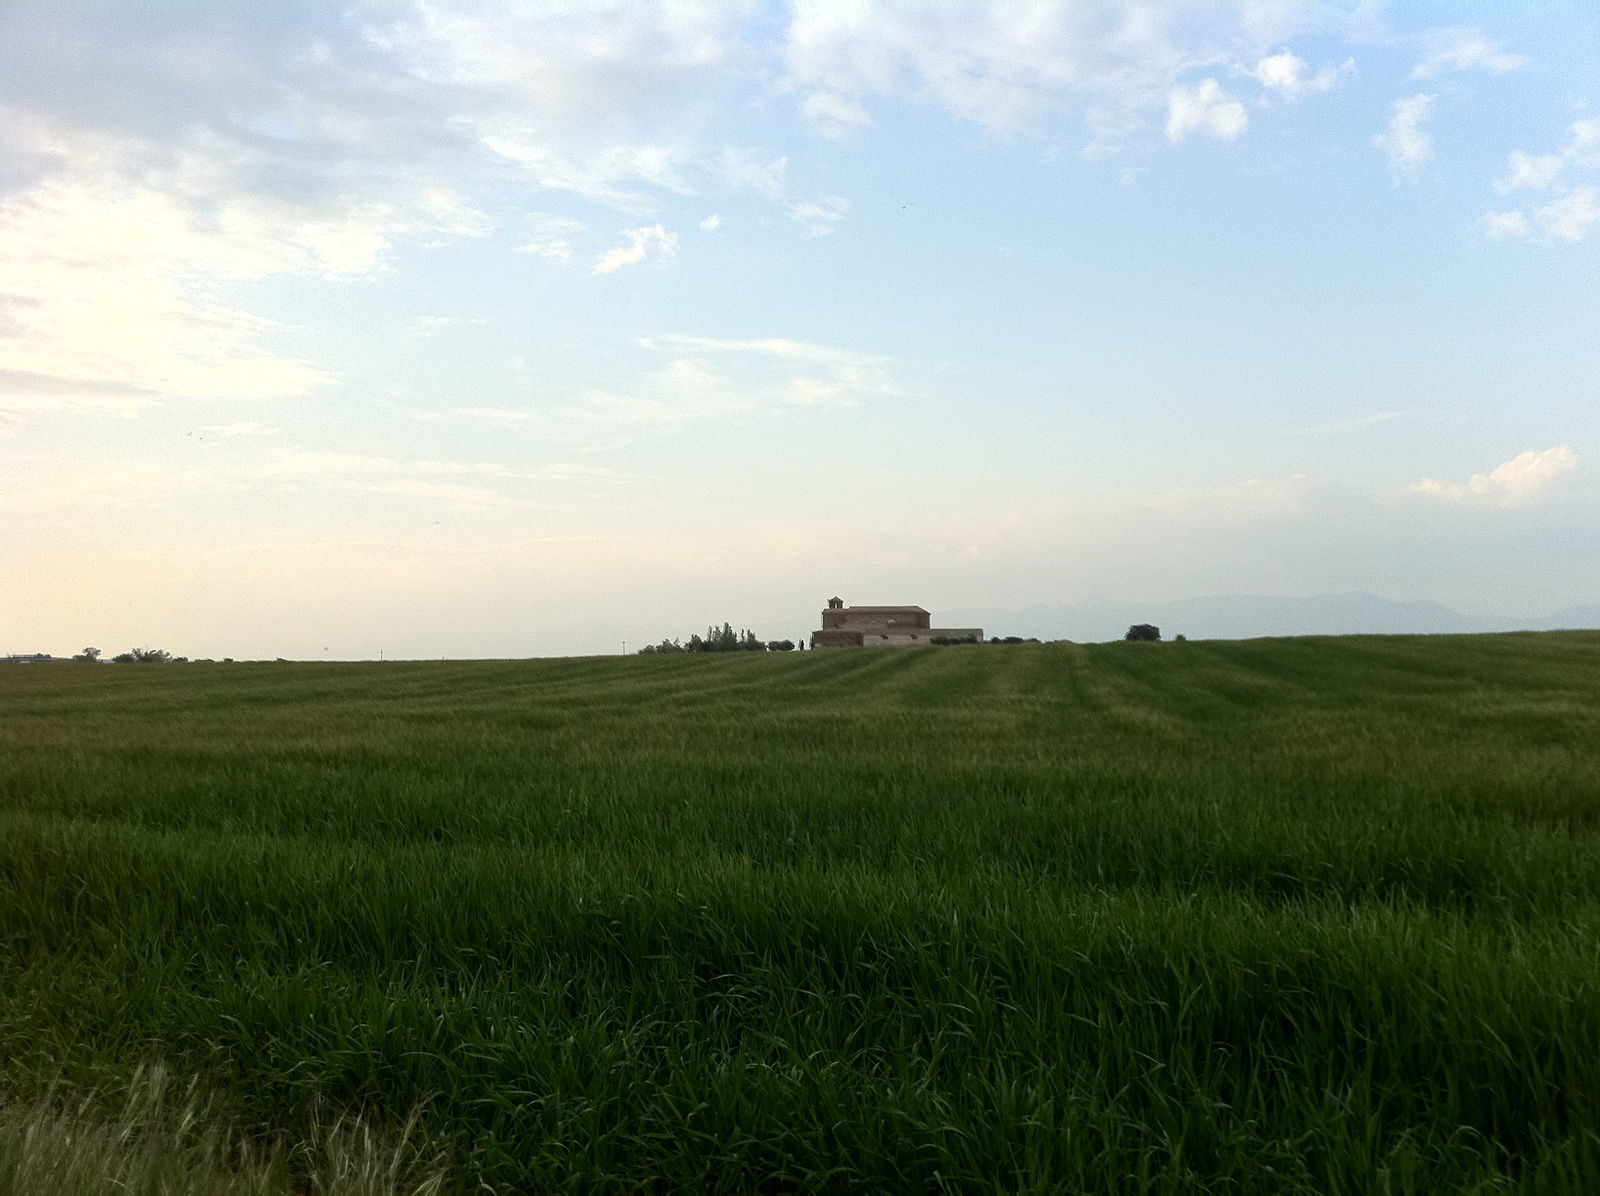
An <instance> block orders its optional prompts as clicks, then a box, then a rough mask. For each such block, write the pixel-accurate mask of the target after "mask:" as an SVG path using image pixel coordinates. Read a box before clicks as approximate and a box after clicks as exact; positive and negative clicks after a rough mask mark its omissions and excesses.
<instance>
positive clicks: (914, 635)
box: [811, 597, 983, 648]
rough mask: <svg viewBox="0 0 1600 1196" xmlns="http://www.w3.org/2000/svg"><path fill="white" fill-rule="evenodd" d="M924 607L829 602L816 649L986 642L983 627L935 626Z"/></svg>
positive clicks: (815, 641)
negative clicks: (951, 641)
mask: <svg viewBox="0 0 1600 1196" xmlns="http://www.w3.org/2000/svg"><path fill="white" fill-rule="evenodd" d="M932 623H933V616H932V615H930V614H929V613H928V612H927V611H925V610H923V609H922V607H920V606H846V605H845V604H844V599H843V598H839V597H833V598H829V599H828V606H827V609H826V610H824V611H823V612H822V629H821V630H820V631H813V632H812V633H811V646H812V647H813V648H916V647H925V646H927V645H930V644H932V643H934V642H935V641H936V640H939V641H943V640H957V641H970V642H972V643H982V642H983V629H982V628H981V627H934V626H932Z"/></svg>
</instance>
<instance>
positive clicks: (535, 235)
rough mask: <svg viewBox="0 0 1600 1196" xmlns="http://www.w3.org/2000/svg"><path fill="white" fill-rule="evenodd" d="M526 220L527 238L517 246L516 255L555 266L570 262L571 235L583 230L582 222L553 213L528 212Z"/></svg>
mask: <svg viewBox="0 0 1600 1196" xmlns="http://www.w3.org/2000/svg"><path fill="white" fill-rule="evenodd" d="M527 220H528V231H529V236H528V239H527V240H526V241H524V242H523V243H522V244H521V245H518V246H517V248H516V252H517V253H526V254H530V255H532V256H533V257H539V258H543V259H544V260H545V261H547V262H551V263H553V264H555V265H557V266H564V265H566V264H567V263H568V262H570V261H571V260H572V239H571V238H572V234H573V233H580V232H582V231H583V230H584V228H585V227H586V226H585V225H584V223H583V221H581V220H574V219H572V218H571V217H570V216H561V215H558V214H557V213H555V212H529V213H528V216H527Z"/></svg>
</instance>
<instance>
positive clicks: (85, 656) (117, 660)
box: [72, 648, 189, 664]
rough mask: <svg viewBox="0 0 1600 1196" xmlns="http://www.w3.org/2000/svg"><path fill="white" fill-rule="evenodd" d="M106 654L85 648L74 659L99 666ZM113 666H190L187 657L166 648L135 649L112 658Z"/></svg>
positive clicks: (97, 649) (95, 649)
mask: <svg viewBox="0 0 1600 1196" xmlns="http://www.w3.org/2000/svg"><path fill="white" fill-rule="evenodd" d="M103 655H104V654H103V653H102V652H101V651H100V649H99V648H85V649H84V650H83V651H82V652H79V653H78V654H77V655H76V656H74V657H73V658H72V659H73V660H76V661H78V662H79V663H81V664H99V663H100V659H101V657H102V656H103ZM111 663H112V664H188V663H189V658H188V657H187V656H174V655H173V654H172V653H171V652H168V651H167V650H166V649H165V648H133V649H130V650H129V651H127V652H119V653H117V654H116V655H115V656H113V657H112V658H111Z"/></svg>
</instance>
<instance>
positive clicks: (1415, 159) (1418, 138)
mask: <svg viewBox="0 0 1600 1196" xmlns="http://www.w3.org/2000/svg"><path fill="white" fill-rule="evenodd" d="M1433 100H1434V97H1433V96H1431V95H1426V94H1424V93H1422V92H1418V93H1417V94H1416V95H1414V96H1408V97H1407V98H1405V99H1403V100H1396V101H1395V102H1394V109H1393V114H1392V115H1391V116H1390V117H1389V127H1388V128H1387V129H1386V130H1385V131H1384V132H1382V133H1379V134H1378V135H1377V136H1376V137H1374V138H1373V139H1372V144H1373V145H1375V146H1377V147H1378V148H1379V149H1381V150H1383V152H1384V153H1386V154H1388V155H1389V169H1390V171H1391V172H1392V173H1393V174H1394V175H1395V177H1396V178H1415V177H1416V175H1417V168H1418V167H1420V166H1421V165H1422V164H1423V163H1424V162H1426V161H1428V159H1430V158H1432V157H1433V137H1432V136H1431V135H1430V134H1429V133H1428V132H1427V131H1426V130H1425V129H1423V127H1422V123H1423V122H1424V121H1425V120H1427V119H1428V117H1429V115H1430V114H1431V113H1432V111H1433Z"/></svg>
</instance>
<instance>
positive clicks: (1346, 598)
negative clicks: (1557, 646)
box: [935, 593, 1600, 642]
mask: <svg viewBox="0 0 1600 1196" xmlns="http://www.w3.org/2000/svg"><path fill="white" fill-rule="evenodd" d="M935 621H936V622H938V623H940V624H942V625H944V626H950V627H982V628H983V629H984V633H985V634H986V635H991V636H994V635H1020V636H1036V637H1038V638H1039V639H1044V640H1060V639H1067V640H1082V641H1089V642H1094V641H1100V640H1113V639H1121V638H1122V636H1123V634H1124V633H1125V632H1126V631H1127V630H1128V627H1129V625H1130V624H1133V623H1154V624H1155V625H1156V626H1157V627H1159V628H1161V634H1162V637H1163V638H1164V639H1171V638H1172V637H1173V636H1174V635H1186V636H1188V637H1189V638H1190V639H1251V638H1254V637H1256V636H1264V635H1429V634H1449V633H1460V632H1472V631H1555V630H1561V629H1576V628H1600V603H1594V604H1591V605H1586V606H1569V607H1566V608H1564V609H1562V610H1558V611H1555V612H1554V613H1552V614H1549V615H1542V616H1533V617H1524V616H1517V615H1506V616H1499V615H1464V614H1462V613H1461V612H1460V611H1457V610H1451V609H1450V608H1449V607H1448V606H1444V605H1442V604H1440V603H1438V602H1395V601H1393V600H1391V599H1388V598H1380V597H1379V596H1378V595H1376V594H1363V593H1351V594H1315V595H1312V596H1310V597H1307V598H1267V597H1262V596H1261V595H1256V594H1223V595H1219V596H1217V597H1213V598H1181V599H1178V600H1176V601H1173V602H1135V601H1126V602H1124V601H1116V600H1112V599H1107V598H1090V599H1086V600H1085V601H1083V602H1078V603H1075V604H1073V605H1070V606H1030V607H1025V608H1024V609H1022V610H995V609H985V608H980V607H969V608H966V609H963V610H940V611H938V612H936V620H935Z"/></svg>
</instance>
